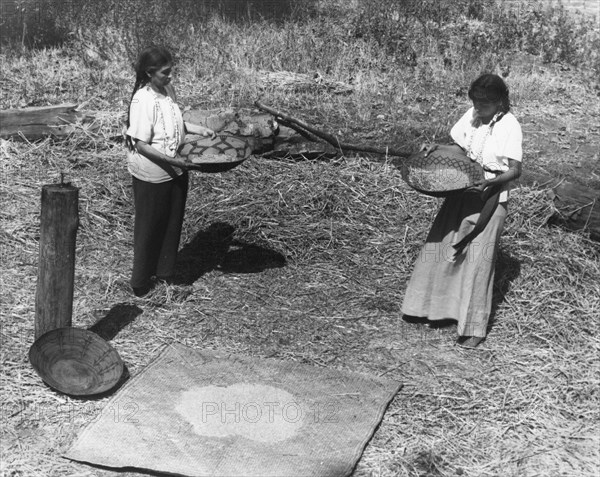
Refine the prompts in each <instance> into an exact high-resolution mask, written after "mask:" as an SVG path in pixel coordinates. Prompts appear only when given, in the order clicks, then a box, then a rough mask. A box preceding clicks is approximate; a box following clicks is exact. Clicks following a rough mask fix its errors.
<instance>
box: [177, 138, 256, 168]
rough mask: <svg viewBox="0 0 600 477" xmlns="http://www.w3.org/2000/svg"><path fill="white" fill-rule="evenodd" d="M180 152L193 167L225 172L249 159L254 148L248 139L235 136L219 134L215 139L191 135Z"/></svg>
mask: <svg viewBox="0 0 600 477" xmlns="http://www.w3.org/2000/svg"><path fill="white" fill-rule="evenodd" d="M178 152H179V155H181V156H182V157H183V158H184V159H185V160H186V162H187V163H188V165H189V167H190V168H192V169H196V170H199V171H201V172H224V171H228V170H230V169H233V168H234V167H237V166H239V165H240V164H241V163H242V162H244V161H245V160H246V159H248V157H250V155H251V154H252V148H251V147H250V145H249V144H248V143H247V142H246V141H244V140H243V139H240V138H237V137H234V136H217V137H215V138H214V139H213V138H210V137H202V136H189V137H188V138H186V142H185V144H182V145H181V147H180V148H179V151H178Z"/></svg>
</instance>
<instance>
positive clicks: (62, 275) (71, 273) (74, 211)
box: [35, 181, 79, 339]
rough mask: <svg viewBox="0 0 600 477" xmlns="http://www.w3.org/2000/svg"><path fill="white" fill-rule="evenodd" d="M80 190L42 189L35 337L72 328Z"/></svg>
mask: <svg viewBox="0 0 600 477" xmlns="http://www.w3.org/2000/svg"><path fill="white" fill-rule="evenodd" d="M78 201H79V189H78V188H76V187H73V186H71V185H70V184H65V183H62V181H61V184H49V185H45V186H43V187H42V206H41V220H40V253H39V264H38V281H37V290H36V297H35V338H36V339H37V338H39V337H40V336H41V335H43V334H44V333H46V332H48V331H51V330H54V329H56V328H62V327H65V326H71V318H72V314H73V283H74V279H75V239H76V236H77V227H78V225H79V212H78Z"/></svg>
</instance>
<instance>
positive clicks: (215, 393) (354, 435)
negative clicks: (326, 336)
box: [65, 344, 400, 477]
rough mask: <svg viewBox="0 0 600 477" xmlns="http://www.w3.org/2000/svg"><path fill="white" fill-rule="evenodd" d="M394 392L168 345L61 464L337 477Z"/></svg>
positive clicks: (385, 383)
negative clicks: (74, 461) (72, 462)
mask: <svg viewBox="0 0 600 477" xmlns="http://www.w3.org/2000/svg"><path fill="white" fill-rule="evenodd" d="M399 388H400V385H399V383H397V382H393V381H389V380H385V379H382V378H379V377H373V376H366V375H362V374H357V373H352V372H347V371H340V370H336V369H328V368H316V367H312V366H309V365H304V364H298V363H295V362H291V361H280V360H276V359H259V358H252V357H245V356H239V355H231V354H227V353H219V352H213V351H198V350H195V349H191V348H188V347H185V346H183V345H181V344H171V345H169V346H168V347H166V348H165V350H164V351H163V352H162V353H161V354H160V355H159V357H158V358H157V359H156V360H155V361H154V362H152V363H151V364H150V365H149V366H148V367H147V368H146V369H145V370H144V371H143V372H142V373H140V374H139V375H138V376H137V377H135V378H134V379H133V380H132V381H130V382H129V383H128V384H127V385H126V386H124V387H123V388H122V389H121V390H119V391H118V393H117V394H116V395H115V396H114V397H113V398H112V399H111V400H110V401H109V402H108V403H107V404H106V406H105V408H104V409H103V412H102V413H101V414H100V416H99V418H98V419H97V420H96V421H95V422H92V423H91V424H89V425H88V426H87V427H86V428H85V429H84V430H83V432H82V433H81V435H80V436H79V437H78V438H77V439H76V440H75V442H74V443H73V445H72V447H71V448H70V449H69V450H68V451H67V453H66V455H65V457H67V458H69V459H72V460H77V461H82V462H88V463H91V464H96V465H102V466H107V467H113V468H123V467H132V468H137V469H141V470H147V471H156V472H165V473H170V474H176V475H184V476H227V477H234V476H244V477H252V476H261V477H268V476H277V477H284V476H302V477H310V476H320V477H321V476H328V477H335V476H345V475H348V474H350V473H351V472H352V470H353V469H354V467H355V466H356V463H357V462H358V459H359V458H360V456H361V454H362V452H363V450H364V447H365V446H366V444H367V442H368V441H369V439H370V438H371V436H372V435H373V433H374V431H375V428H376V427H377V425H378V424H379V422H380V421H381V419H382V416H383V413H384V411H385V409H386V407H387V405H388V404H389V402H390V401H391V399H392V398H393V397H394V395H395V394H396V393H397V392H398V390H399Z"/></svg>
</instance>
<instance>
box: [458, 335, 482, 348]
mask: <svg viewBox="0 0 600 477" xmlns="http://www.w3.org/2000/svg"><path fill="white" fill-rule="evenodd" d="M484 339H485V338H481V337H479V336H461V337H459V338H458V340H457V341H456V344H457V345H458V346H461V347H463V348H470V349H473V348H477V346H479V344H480V343H481V342H482V341H483V340H484Z"/></svg>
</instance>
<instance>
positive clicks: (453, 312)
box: [402, 194, 507, 337]
mask: <svg viewBox="0 0 600 477" xmlns="http://www.w3.org/2000/svg"><path fill="white" fill-rule="evenodd" d="M483 204H484V202H483V201H481V200H479V197H478V196H476V195H475V194H463V195H461V196H458V197H452V198H447V199H446V200H445V201H444V204H443V205H442V207H441V209H440V211H439V212H438V214H437V216H436V218H435V220H434V222H433V225H432V227H431V231H430V232H429V235H428V236H427V240H426V242H425V245H424V246H423V248H422V249H421V252H420V253H419V256H418V258H417V261H416V263H415V267H414V270H413V273H412V276H411V278H410V281H409V284H408V287H407V289H406V294H405V297H404V303H403V304H402V313H404V314H405V315H410V316H417V317H426V318H428V319H429V320H443V319H454V320H456V321H457V322H458V329H457V331H458V334H459V335H460V336H477V337H485V336H486V332H487V325H488V320H489V317H490V313H491V307H492V291H493V283H494V268H495V264H496V255H497V248H498V244H499V242H500V235H501V234H502V230H503V228H504V220H505V218H506V213H507V209H506V204H499V205H498V207H497V208H496V210H495V212H494V214H493V216H492V218H491V220H490V222H489V223H488V224H487V226H486V228H485V229H484V230H483V231H482V232H481V233H480V234H479V235H478V236H477V237H475V238H474V240H473V241H472V242H471V243H470V244H469V245H468V246H467V247H466V248H465V250H464V251H463V253H462V254H461V255H459V256H458V257H457V258H456V259H454V249H453V247H452V245H453V244H455V243H457V242H458V241H459V240H460V239H461V238H463V237H464V236H465V235H466V234H467V233H469V232H470V231H471V230H472V229H473V227H474V226H475V223H476V222H477V218H478V217H479V214H480V212H481V209H482V207H483Z"/></svg>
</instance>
